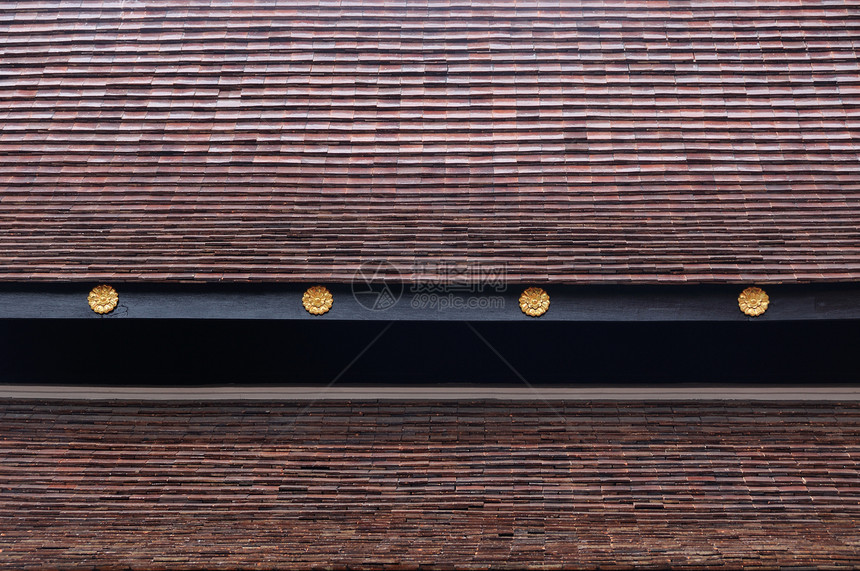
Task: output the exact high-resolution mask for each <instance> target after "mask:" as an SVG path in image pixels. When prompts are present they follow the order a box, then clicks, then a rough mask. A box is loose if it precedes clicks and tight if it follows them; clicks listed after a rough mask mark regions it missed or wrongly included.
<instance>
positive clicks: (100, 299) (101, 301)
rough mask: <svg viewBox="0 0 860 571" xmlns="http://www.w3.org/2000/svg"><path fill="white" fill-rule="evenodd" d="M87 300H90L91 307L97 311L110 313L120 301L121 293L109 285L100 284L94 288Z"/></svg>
mask: <svg viewBox="0 0 860 571" xmlns="http://www.w3.org/2000/svg"><path fill="white" fill-rule="evenodd" d="M87 301H89V302H90V309H92V310H93V311H95V312H96V313H101V314H104V313H110V312H111V311H113V310H114V309H116V304H117V303H119V294H117V293H116V290H115V289H113V288H112V287H110V286H109V285H100V286H96V287H94V288H93V289H92V291H91V292H90V295H89V296H87Z"/></svg>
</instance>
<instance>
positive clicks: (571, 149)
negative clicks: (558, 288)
mask: <svg viewBox="0 0 860 571" xmlns="http://www.w3.org/2000/svg"><path fill="white" fill-rule="evenodd" d="M4 5H5V7H6V8H5V9H0V173H2V174H0V185H2V186H0V197H2V198H0V280H3V281H14V280H25V279H29V276H33V275H37V276H40V279H45V280H49V281H51V280H94V279H116V280H129V281H137V280H147V279H151V280H158V281H170V280H180V279H186V278H187V277H188V276H189V275H193V276H194V277H193V279H195V280H201V281H205V280H217V279H219V277H220V276H221V275H223V274H231V275H239V274H241V275H246V276H247V277H246V278H245V279H247V280H251V281H268V280H286V281H304V280H327V281H335V282H336V281H345V280H348V279H349V278H350V277H351V276H352V275H353V274H354V272H355V270H356V269H357V268H358V267H359V265H360V264H361V263H362V262H365V261H369V260H376V259H386V260H388V261H390V262H391V263H392V264H394V265H395V266H397V268H398V271H399V272H400V275H401V277H403V278H404V279H406V280H409V279H412V277H414V276H413V272H414V271H415V268H414V266H415V261H416V260H418V261H420V260H428V261H440V260H444V261H448V262H452V263H460V264H464V263H484V262H486V261H487V260H493V263H502V264H506V265H507V267H508V272H507V278H508V279H509V280H511V281H528V280H533V279H540V280H541V281H548V282H569V283H599V282H647V283H659V282H662V281H664V280H672V281H684V282H713V281H745V280H747V279H749V277H748V276H753V275H754V276H757V279H758V280H760V281H834V280H837V281H838V280H846V279H848V280H857V279H858V278H860V192H858V191H860V60H858V57H857V53H858V51H857V50H858V47H860V41H858V39H857V38H858V37H860V16H858V13H857V10H856V7H855V6H852V5H851V4H850V3H845V4H840V3H818V2H801V1H798V0H791V1H784V2H770V3H761V2H753V1H752V0H749V1H743V2H726V1H723V0H707V1H701V2H695V3H694V5H693V6H690V7H686V8H683V9H681V8H679V7H676V6H673V5H672V4H671V3H668V4H667V3H666V2H652V1H647V0H643V1H641V2H632V1H625V0H612V1H596V0H595V1H589V0H581V1H578V0H572V1H570V2H562V3H559V2H556V1H552V0H534V1H532V2H517V3H516V5H515V6H512V4H511V3H510V2H507V1H491V0H484V1H478V0H456V1H452V2H447V1H446V2H436V1H433V0H425V1H424V2H410V3H409V5H408V6H405V5H397V4H395V3H390V2H377V1H374V0H360V1H359V0H350V1H347V2H322V1H320V0H307V1H303V2H298V3H297V2H289V3H286V2H282V3H278V5H273V4H272V3H268V2H267V3H260V4H257V3H251V2H248V3H243V4H242V5H241V6H236V5H233V4H232V3H227V2H217V1H216V2H209V1H206V2H198V1H195V0H183V1H182V2H181V3H180V2H176V1H169V2H168V1H166V0H164V1H155V0H152V1H147V2H145V3H144V4H136V5H133V6H132V5H128V4H127V3H123V2H119V1H118V0H116V1H84V2H83V3H80V5H79V3H75V4H74V5H71V4H69V5H62V4H61V5H60V6H58V5H57V4H56V3H34V2H28V3H19V2H12V3H8V2H5V3H3V2H0V7H2V6H4ZM549 264H552V265H551V266H550V265H549Z"/></svg>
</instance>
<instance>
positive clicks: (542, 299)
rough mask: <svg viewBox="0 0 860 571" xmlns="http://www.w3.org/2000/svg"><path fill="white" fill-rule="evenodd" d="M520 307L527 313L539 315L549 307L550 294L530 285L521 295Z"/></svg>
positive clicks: (534, 315) (533, 315)
mask: <svg viewBox="0 0 860 571" xmlns="http://www.w3.org/2000/svg"><path fill="white" fill-rule="evenodd" d="M520 309H522V310H523V313H525V314H526V315H531V316H532V317H539V316H541V315H543V314H544V313H546V310H547V309H549V294H548V293H547V292H545V291H544V290H543V289H541V288H539V287H530V288H528V289H527V290H526V291H524V292H523V294H522V295H521V296H520Z"/></svg>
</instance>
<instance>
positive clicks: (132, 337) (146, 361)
mask: <svg viewBox="0 0 860 571" xmlns="http://www.w3.org/2000/svg"><path fill="white" fill-rule="evenodd" d="M387 326H388V324H387V323H384V322H333V321H327V322H319V323H313V322H310V323H309V322H296V321H292V322H291V321H217V320H214V321H213V320H206V321H170V320H144V321H132V320H113V321H109V320H96V321H92V320H33V321H31V320H6V321H0V357H2V358H0V382H4V383H51V384H53V383H71V384H109V385H122V384H131V385H153V384H155V385H160V384H170V385H175V384H180V385H208V384H236V385H242V384H285V385H291V384H295V385H308V384H311V385H313V384H319V385H325V384H327V383H329V382H331V381H332V380H333V379H335V378H337V379H338V380H337V383H338V385H349V384H354V385H385V384H392V385H394V384H396V385H400V384H422V385H440V384H442V385H444V384H453V385H457V384H469V383H472V384H496V385H512V386H513V385H522V380H521V379H520V378H519V377H518V376H517V374H516V373H514V372H513V371H512V370H511V368H510V367H509V366H508V364H509V365H510V366H511V367H513V369H516V371H517V372H518V373H519V374H520V375H521V376H522V377H523V378H525V379H526V380H527V381H528V382H529V383H532V384H534V385H594V384H607V383H615V384H652V383H691V384H697V383H763V384H768V383H772V384H777V383H781V384H784V383H799V384H809V383H815V382H827V383H845V384H854V383H856V381H857V380H858V371H860V351H858V350H857V347H858V346H860V322H857V321H818V322H743V323H726V322H721V323H689V322H687V323H674V322H657V323H549V322H534V323H476V324H473V327H474V329H475V330H476V331H477V332H478V333H480V336H481V337H483V339H484V340H485V341H486V342H485V341H484V340H482V339H481V337H479V336H478V335H476V333H475V331H473V330H472V329H471V328H470V326H469V324H466V323H458V322H443V323H428V322H421V323H415V322H396V323H393V324H391V326H390V328H388V329H387V330H385V331H384V333H383V334H382V335H381V336H379V337H378V339H377V340H376V342H374V343H371V341H372V340H373V339H374V338H376V337H377V336H378V335H379V334H380V332H382V331H383V330H384V329H385V328H386V327H387ZM488 344H489V345H491V346H492V347H493V349H494V350H493V349H490V347H489V346H488ZM362 351H364V352H363V353H362ZM358 355H361V356H360V357H358V358H357V359H356V357H357V356H358ZM499 356H501V357H503V358H504V360H505V361H507V363H508V364H506V363H505V362H504V361H503V360H502V359H501V358H500V357H499ZM350 363H352V365H351V366H348V365H349V364H350Z"/></svg>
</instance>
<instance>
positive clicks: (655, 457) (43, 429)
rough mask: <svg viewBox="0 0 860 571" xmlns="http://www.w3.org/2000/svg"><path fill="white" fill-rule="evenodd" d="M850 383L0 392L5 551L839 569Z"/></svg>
mask: <svg viewBox="0 0 860 571" xmlns="http://www.w3.org/2000/svg"><path fill="white" fill-rule="evenodd" d="M858 443H860V408H858V405H857V403H856V402H855V403H842V404H840V403H823V402H819V403H815V402H805V403H790V402H780V403H768V402H752V401H733V402H727V401H723V402H715V401H710V402H709V401H699V402H691V401H687V402H683V401H682V402H677V401H676V402H625V401H612V402H587V401H586V402H582V401H580V402H563V401H562V402H552V403H550V402H547V401H540V400H526V401H518V402H500V401H495V402H493V401H469V400H460V401H458V400H454V401H450V400H449V401H445V402H432V401H431V402H428V401H422V402H414V401H375V402H374V401H368V402H356V401H316V402H310V403H306V402H291V403H285V402H247V401H246V402H220V403H219V402H206V403H199V402H197V403H189V402H185V403H181V402H140V401H133V402H122V401H114V402H104V401H102V402H98V401H56V400H55V401H50V402H46V401H41V402H40V401H31V400H5V401H4V402H3V404H2V407H0V445H2V447H3V462H2V463H0V524H2V526H0V527H2V529H3V533H2V534H0V549H2V550H3V551H2V553H3V562H4V564H5V565H7V566H15V567H16V568H21V569H24V568H44V567H50V568H71V567H75V568H79V567H85V566H89V567H97V568H100V569H107V568H111V569H112V568H122V569H126V568H129V569H203V568H208V569H211V568H216V567H223V568H231V569H234V568H255V569H259V568H264V569H276V568H281V569H282V568H286V567H289V568H312V567H313V568H326V569H330V568H344V569H346V568H374V569H417V568H422V569H450V568H453V567H457V568H463V569H490V568H492V569H501V568H505V569H508V568H510V569H515V568H516V569H522V568H535V569H537V568H552V569H567V568H577V569H595V568H601V569H603V568H608V567H612V568H628V567H633V566H642V565H644V566H647V567H649V568H664V567H671V568H676V569H684V568H695V569H710V568H719V569H726V568H729V569H738V568H768V569H775V568H787V567H792V568H813V567H814V568H828V569H840V568H844V569H849V568H856V565H857V563H858V552H860V543H858V535H857V521H858V519H860V486H858V483H860V444H858Z"/></svg>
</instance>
